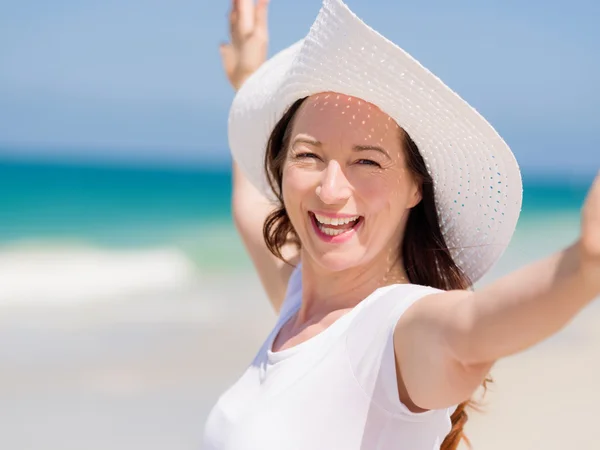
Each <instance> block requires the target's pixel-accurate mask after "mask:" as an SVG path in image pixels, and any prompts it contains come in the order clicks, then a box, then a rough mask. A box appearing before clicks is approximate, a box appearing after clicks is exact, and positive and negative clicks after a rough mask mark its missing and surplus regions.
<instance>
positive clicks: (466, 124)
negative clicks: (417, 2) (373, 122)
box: [228, 0, 522, 282]
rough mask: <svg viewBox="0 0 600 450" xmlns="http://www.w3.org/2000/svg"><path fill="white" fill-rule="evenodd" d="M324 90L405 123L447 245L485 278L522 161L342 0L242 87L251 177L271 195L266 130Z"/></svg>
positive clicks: (236, 143)
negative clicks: (297, 103)
mask: <svg viewBox="0 0 600 450" xmlns="http://www.w3.org/2000/svg"><path fill="white" fill-rule="evenodd" d="M321 92H336V93H340V94H345V95H349V96H353V97H357V98H361V99H363V100H365V101H367V102H369V103H372V104H374V105H375V106H377V107H378V108H379V109H381V110H382V111H383V112H384V113H386V114H387V115H389V116H390V117H392V118H393V119H394V120H395V121H396V122H397V123H398V125H400V126H401V127H402V128H403V129H404V130H406V132H407V133H408V134H409V136H410V137H411V138H412V139H413V141H414V142H415V143H416V144H417V146H418V147H419V151H420V153H421V155H422V157H423V159H424V161H425V163H426V166H427V169H428V171H429V173H430V174H431V176H432V178H433V181H434V192H435V201H436V206H437V213H438V217H439V222H440V227H441V230H442V233H443V235H444V238H445V240H446V244H447V245H448V248H449V249H450V251H451V255H452V257H453V259H454V261H455V262H456V264H457V265H458V266H459V267H460V268H461V269H462V270H463V272H464V273H465V274H466V275H467V276H468V277H469V278H470V279H471V281H472V282H476V281H477V280H479V279H480V278H481V277H482V276H483V275H484V274H485V273H486V272H487V271H488V270H489V269H490V268H491V266H492V265H493V264H494V263H495V262H496V261H497V260H498V258H500V256H501V255H502V253H503V252H504V250H505V249H506V247H507V245H508V243H509V241H510V239H511V237H512V235H513V232H514V230H515V227H516V224H517V220H518V218H519V214H520V211H521V201H522V181H521V174H520V171H519V166H518V164H517V162H516V160H515V158H514V156H513V154H512V152H511V150H510V148H509V147H508V145H507V144H506V143H505V142H504V141H503V140H502V138H501V137H500V136H499V135H498V133H497V132H496V131H495V130H494V128H493V127H492V126H491V125H490V124H489V123H488V122H487V121H486V120H485V119H484V118H483V117H482V116H481V115H480V114H479V113H478V112H477V111H475V109H473V108H472V107H471V106H470V105H469V104H468V103H467V102H465V101H464V100H463V99H462V98H460V97H459V96H458V95H457V94H456V93H454V92H453V91H452V90H451V89H450V88H448V87H447V86H446V85H445V84H444V83H443V82H442V81H441V80H440V79H439V78H437V77H436V76H435V75H433V74H432V73H431V72H430V71H429V70H427V69H426V68H425V67H423V66H422V65H421V64H420V63H419V62H418V61H416V60H415V59H414V58H413V57H412V56H410V55H409V54H408V53H406V52H405V51H404V50H403V49H401V48H400V47H398V46H397V45H396V44H394V43H393V42H391V41H389V40H388V39H386V38H385V37H383V36H382V35H380V34H379V33H377V32H376V31H375V30H373V29H372V28H370V27H369V26H367V25H366V24H365V23H364V22H363V21H362V20H361V19H360V18H359V17H357V16H356V15H355V14H354V13H353V12H352V11H350V9H349V8H348V7H347V6H346V5H345V4H344V3H343V2H342V1H341V0H324V2H323V6H322V8H321V10H320V12H319V14H318V16H317V18H316V20H315V22H314V24H313V25H312V27H311V29H310V31H309V33H308V35H307V36H306V37H305V38H304V39H303V40H301V41H299V42H297V43H295V44H294V45H292V46H290V47H289V48H287V49H285V50H283V51H281V52H280V53H278V54H277V55H275V56H274V57H272V58H271V59H270V60H269V61H267V62H266V63H265V64H263V65H262V66H261V67H260V68H259V69H258V70H257V71H256V72H255V73H254V74H253V75H252V76H251V77H250V78H248V80H247V81H246V82H245V83H244V85H243V86H242V87H241V89H240V90H239V91H238V93H237V95H236V97H235V99H234V101H233V104H232V106H231V110H230V113H229V129H228V134H229V145H230V148H231V152H232V155H233V157H234V159H235V161H236V162H237V164H238V165H239V166H240V168H241V170H242V171H243V172H244V173H245V174H246V176H247V177H248V178H249V180H250V181H251V182H252V183H253V184H254V185H255V186H256V187H258V189H259V190H260V191H262V192H263V193H264V194H265V195H266V196H267V197H269V198H273V193H272V192H271V191H270V188H269V184H268V182H267V177H266V174H265V173H264V156H265V150H266V146H267V142H268V139H269V136H270V134H271V132H272V131H273V128H274V126H275V125H276V123H277V122H278V121H279V120H280V119H281V117H282V116H283V114H284V113H285V111H286V110H287V109H288V108H289V107H290V106H291V105H292V104H293V103H294V102H295V101H296V100H298V99H300V98H303V97H307V96H310V95H313V94H317V93H321Z"/></svg>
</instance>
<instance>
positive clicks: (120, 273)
mask: <svg viewBox="0 0 600 450" xmlns="http://www.w3.org/2000/svg"><path fill="white" fill-rule="evenodd" d="M198 275H199V274H198V270H197V268H196V266H195V265H194V263H193V262H192V261H191V260H190V259H189V258H188V257H187V256H186V255H185V254H184V253H183V252H182V251H180V250H178V249H176V248H170V247H159V248H150V249H137V250H123V249H103V248H95V247H90V246H73V245H70V246H59V245H51V246H47V245H43V244H42V245H40V244H37V245H32V244H28V245H15V246H11V247H5V248H3V249H2V250H0V304H5V305H6V304H43V305H46V304H69V303H82V302H91V301H102V300H115V299H122V298H130V297H138V296H142V295H147V294H157V293H165V294H166V293H173V292H176V291H181V290H183V289H186V288H189V287H190V286H193V285H194V284H195V283H197V280H198Z"/></svg>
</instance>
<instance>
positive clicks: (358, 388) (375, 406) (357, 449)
mask: <svg viewBox="0 0 600 450" xmlns="http://www.w3.org/2000/svg"><path fill="white" fill-rule="evenodd" d="M301 278H302V277H301V272H300V270H299V267H298V268H297V269H296V270H295V271H294V272H293V274H292V276H291V278H290V282H289V285H288V290H287V294H286V299H285V301H284V303H283V305H282V308H281V312H280V315H279V319H278V321H277V323H276V325H275V327H274V329H273V331H272V332H271V334H270V335H269V336H268V338H267V340H266V341H265V343H264V344H263V346H262V348H261V349H260V350H259V352H258V354H257V355H256V357H255V358H254V360H253V361H252V363H251V364H250V366H249V367H248V369H247V370H246V372H245V373H244V374H243V375H242V377H241V378H240V379H239V380H238V381H237V382H236V383H235V384H234V385H233V386H232V387H231V388H230V389H229V390H227V391H226V392H225V393H224V394H223V395H222V396H221V397H220V398H219V400H218V402H217V404H216V405H215V407H214V408H213V410H212V411H211V413H210V415H209V417H208V420H207V423H206V429H205V434H204V444H203V447H202V448H203V449H204V450H321V449H322V450H392V449H393V450H438V449H439V448H440V445H441V443H442V442H443V440H444V438H445V437H446V435H447V434H448V433H449V432H450V430H451V422H450V416H451V414H452V413H453V412H454V410H455V408H456V407H452V408H448V409H443V410H431V411H427V412H424V413H413V412H411V411H410V410H409V409H408V408H407V407H406V406H405V405H404V404H402V403H401V402H400V399H399V396H398V386H397V382H396V366H395V359H394V348H393V331H394V327H395V324H396V322H397V321H398V319H399V318H400V316H401V315H402V313H404V311H405V310H406V309H407V308H408V307H409V306H410V305H412V304H413V303H414V302H415V301H416V300H418V299H419V298H422V297H423V296H425V295H427V294H430V293H432V292H438V291H437V290H436V289H433V288H429V287H425V286H418V285H392V286H386V287H384V288H380V289H377V290H376V291H375V292H373V293H372V294H371V295H369V296H368V297H367V298H366V299H364V300H363V301H362V302H360V303H359V304H358V305H357V306H356V307H355V308H353V309H352V310H351V311H350V312H349V313H347V314H345V315H343V316H342V317H341V318H339V319H338V320H337V321H335V322H334V323H333V324H332V325H330V326H329V327H328V328H327V329H325V330H324V331H322V332H321V333H319V334H318V335H316V336H314V337H312V338H310V339H308V340H307V341H305V342H302V343H301V344H298V345H296V346H295V347H291V348H288V349H284V350H282V351H279V352H275V353H273V352H272V351H271V348H272V343H273V341H274V339H275V336H277V334H278V333H279V330H280V329H281V327H282V326H283V325H284V324H285V323H286V322H287V321H288V320H289V319H290V318H291V317H292V316H293V315H294V313H295V312H296V311H297V310H298V308H299V307H300V302H301V298H302V282H301ZM415 345H417V343H415Z"/></svg>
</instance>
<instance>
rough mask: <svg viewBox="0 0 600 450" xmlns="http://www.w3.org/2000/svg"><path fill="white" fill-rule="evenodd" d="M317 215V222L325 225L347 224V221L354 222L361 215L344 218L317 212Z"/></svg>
mask: <svg viewBox="0 0 600 450" xmlns="http://www.w3.org/2000/svg"><path fill="white" fill-rule="evenodd" d="M315 217H316V219H317V222H319V223H320V224H323V225H346V224H347V223H350V222H354V221H355V220H356V219H358V218H359V217H360V216H353V217H344V218H341V217H340V218H338V217H336V218H331V217H326V216H321V215H319V214H315Z"/></svg>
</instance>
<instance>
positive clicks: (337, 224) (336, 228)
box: [309, 212, 363, 237]
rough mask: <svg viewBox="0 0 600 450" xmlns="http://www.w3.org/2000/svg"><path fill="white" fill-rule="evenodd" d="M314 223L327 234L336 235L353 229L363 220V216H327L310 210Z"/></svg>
mask: <svg viewBox="0 0 600 450" xmlns="http://www.w3.org/2000/svg"><path fill="white" fill-rule="evenodd" d="M309 215H310V217H311V219H312V222H313V225H314V226H315V228H317V229H318V230H319V232H320V233H322V234H323V235H325V236H328V237H336V236H340V235H342V234H346V233H348V232H350V231H353V230H354V229H355V228H356V227H357V226H358V225H359V224H360V223H361V222H362V220H363V217H362V216H358V215H357V216H352V217H334V218H333V217H327V216H323V215H320V214H316V213H313V212H309Z"/></svg>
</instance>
